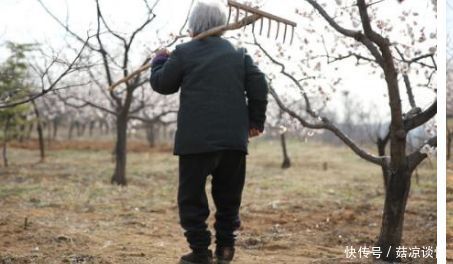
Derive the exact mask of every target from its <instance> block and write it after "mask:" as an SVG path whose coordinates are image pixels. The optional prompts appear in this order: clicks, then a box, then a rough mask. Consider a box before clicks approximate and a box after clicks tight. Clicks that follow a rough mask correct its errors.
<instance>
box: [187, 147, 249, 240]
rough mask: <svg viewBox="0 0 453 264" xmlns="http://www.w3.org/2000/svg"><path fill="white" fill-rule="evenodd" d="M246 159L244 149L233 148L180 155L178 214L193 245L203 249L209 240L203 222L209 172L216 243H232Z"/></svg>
mask: <svg viewBox="0 0 453 264" xmlns="http://www.w3.org/2000/svg"><path fill="white" fill-rule="evenodd" d="M245 160H246V159H245V153H244V152H242V151H236V150H222V151H218V152H210V153H202V154H191V155H181V156H179V189H178V206H179V217H180V223H181V226H182V227H183V228H184V230H185V233H184V235H185V236H186V238H187V241H188V242H189V245H190V247H191V248H192V249H204V248H207V247H208V246H209V245H210V244H211V233H210V232H209V230H208V228H207V227H208V226H207V224H206V219H207V218H208V216H209V205H208V199H207V196H206V191H205V186H206V179H207V177H208V176H209V175H212V198H213V200H214V204H215V206H216V213H215V224H214V228H215V231H216V244H217V245H221V246H234V242H235V234H234V233H235V231H236V230H237V229H238V228H239V226H240V223H241V222H240V219H239V207H240V205H241V196H242V189H243V188H244V180H245Z"/></svg>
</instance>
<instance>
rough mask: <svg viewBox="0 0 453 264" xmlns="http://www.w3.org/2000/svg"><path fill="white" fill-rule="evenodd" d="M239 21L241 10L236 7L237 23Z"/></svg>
mask: <svg viewBox="0 0 453 264" xmlns="http://www.w3.org/2000/svg"><path fill="white" fill-rule="evenodd" d="M238 21H239V8H238V7H236V23H237V22H238Z"/></svg>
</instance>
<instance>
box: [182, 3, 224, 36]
mask: <svg viewBox="0 0 453 264" xmlns="http://www.w3.org/2000/svg"><path fill="white" fill-rule="evenodd" d="M226 22H227V21H226V12H225V10H224V8H223V7H222V6H221V5H220V4H218V3H212V2H210V3H207V2H197V4H196V5H195V7H194V8H193V9H192V11H191V13H190V17H189V30H190V31H191V33H192V34H193V35H194V36H196V35H198V34H200V33H203V32H205V31H207V30H209V29H211V28H215V27H218V26H223V25H225V24H226Z"/></svg>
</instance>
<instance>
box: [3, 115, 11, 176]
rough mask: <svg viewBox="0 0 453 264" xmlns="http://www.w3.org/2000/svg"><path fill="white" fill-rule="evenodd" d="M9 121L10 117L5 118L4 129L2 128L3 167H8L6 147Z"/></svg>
mask: <svg viewBox="0 0 453 264" xmlns="http://www.w3.org/2000/svg"><path fill="white" fill-rule="evenodd" d="M10 121H11V116H8V117H7V118H6V123H5V127H4V128H3V164H4V166H5V167H8V153H7V147H8V130H9V124H10Z"/></svg>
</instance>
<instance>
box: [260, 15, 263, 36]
mask: <svg viewBox="0 0 453 264" xmlns="http://www.w3.org/2000/svg"><path fill="white" fill-rule="evenodd" d="M263 20H264V18H261V28H260V35H262V34H263Z"/></svg>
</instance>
